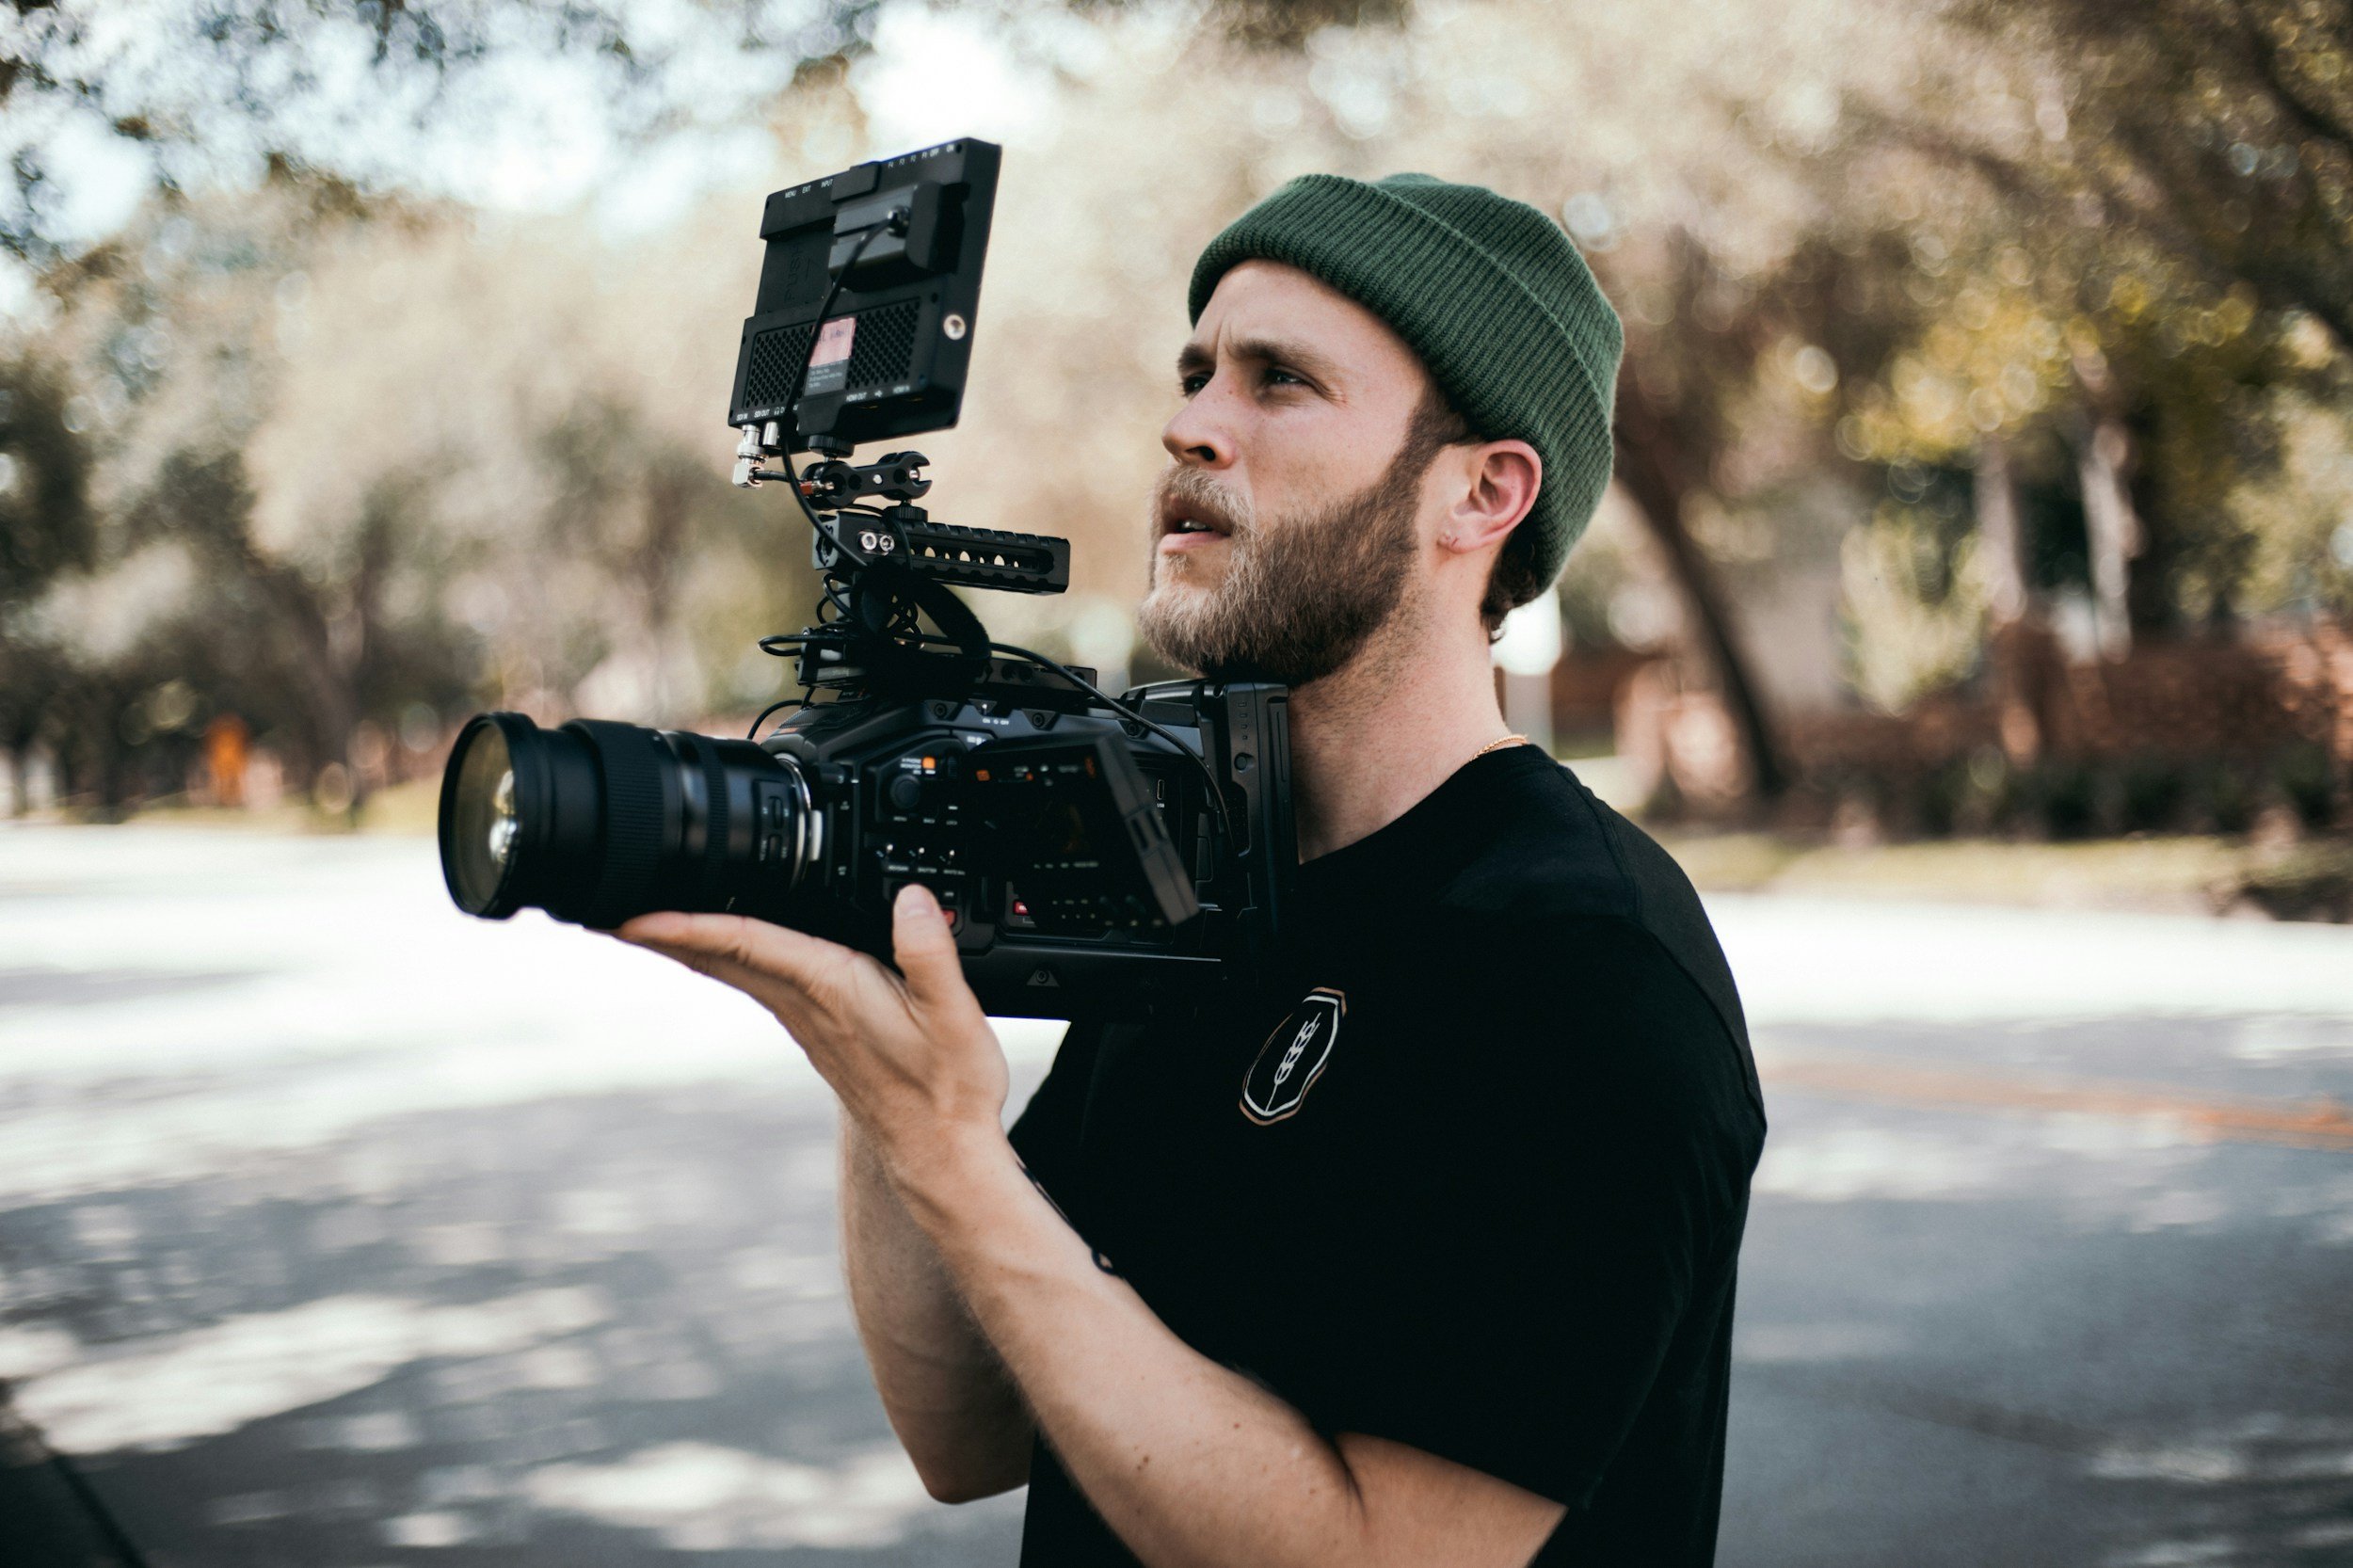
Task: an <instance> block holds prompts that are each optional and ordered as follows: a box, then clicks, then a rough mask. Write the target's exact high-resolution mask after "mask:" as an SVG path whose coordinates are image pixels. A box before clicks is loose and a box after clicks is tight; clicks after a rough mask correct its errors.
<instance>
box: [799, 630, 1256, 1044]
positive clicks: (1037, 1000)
mask: <svg viewBox="0 0 2353 1568" xmlns="http://www.w3.org/2000/svg"><path fill="white" fill-rule="evenodd" d="M992 673H995V674H999V675H1001V676H1005V677H1011V678H1012V679H1007V680H1001V681H984V683H983V684H982V685H981V686H980V687H979V688H978V689H976V690H975V691H974V692H972V693H970V694H968V695H967V696H962V697H960V698H948V697H940V698H931V699H921V700H916V701H911V702H908V701H875V702H856V701H854V702H831V703H818V704H812V705H809V706H808V707H804V708H801V709H799V710H797V711H796V712H792V714H791V715H789V716H788V717H787V718H786V719H785V720H784V722H783V723H782V724H781V725H780V726H778V727H777V728H776V732H775V733H774V734H772V735H771V736H769V737H768V738H767V739H766V740H765V741H763V742H762V743H761V744H762V745H763V746H764V747H765V748H766V749H767V750H768V751H769V752H770V753H771V754H772V755H774V756H776V757H777V758H779V759H787V760H792V762H793V763H795V764H797V765H798V766H799V767H801V768H802V769H803V770H804V771H805V772H806V773H808V775H809V776H810V777H811V779H812V795H813V797H814V798H815V800H816V801H817V803H818V804H817V809H818V811H819V813H820V815H821V817H822V819H823V826H822V827H821V829H820V830H819V831H818V833H817V834H816V835H815V836H814V837H815V838H816V839H817V840H818V841H819V852H818V855H817V863H816V864H815V865H814V866H812V867H811V868H810V869H809V871H808V873H806V874H805V875H804V876H803V877H802V879H801V882H800V886H799V887H798V888H795V889H794V891H793V893H792V895H791V896H790V897H788V898H787V899H785V900H783V901H781V902H780V904H779V906H778V907H776V909H775V911H774V913H773V914H772V916H771V918H775V919H778V920H779V921H780V923H784V924H788V925H792V926H795V927H797V928H799V929H803V930H808V931H812V932H817V933H819V934H825V935H832V936H836V937H837V938H838V939H840V940H843V941H846V942H849V943H850V944H851V945H854V946H861V947H867V948H870V949H874V950H877V951H888V943H887V937H888V921H889V909H890V904H891V900H892V899H893V898H895V897H896V895H897V893H898V890H899V888H901V887H902V886H904V884H905V883H907V882H910V881H912V882H920V883H921V884H922V885H923V886H924V887H926V888H929V889H931V891H932V892H933V894H934V895H935V896H936V897H937V898H938V900H939V902H940V904H941V906H942V907H943V908H944V909H945V910H946V911H947V912H948V915H949V920H950V924H951V927H952V929H953V931H954V933H955V937H956V947H957V951H958V953H959V956H960V957H961V958H962V960H963V965H964V973H965V978H966V980H967V981H968V982H969V983H970V984H971V986H972V989H973V991H974V993H975V994H976V995H977V996H978V997H979V998H980V1000H981V1004H982V1006H983V1007H984V1009H985V1010H986V1011H988V1012H989V1013H991V1014H995V1015H998V1016H1040V1017H1072V1018H1075V1017H1117V1016H1135V1015H1140V1014H1143V1013H1145V1012H1150V1011H1154V1010H1158V1009H1160V1008H1162V1007H1166V1006H1170V1005H1181V1004H1183V1003H1184V1002H1186V1001H1188V1000H1191V999H1193V998H1194V997H1196V996H1197V995H1198V994H1199V993H1200V992H1201V991H1202V990H1203V989H1204V988H1205V987H1207V986H1208V985H1210V984H1215V983H1216V982H1217V980H1218V978H1219V976H1220V975H1221V974H1223V973H1226V972H1228V971H1231V970H1233V969H1236V968H1241V969H1250V968H1255V966H1256V964H1257V961H1258V960H1259V959H1260V958H1261V957H1262V956H1263V954H1264V952H1265V949H1266V947H1267V944H1268V943H1269V942H1270V941H1271V940H1272V938H1273V934H1274V932H1275V931H1276V929H1277V928H1278V927H1279V925H1280V921H1281V914H1282V905H1283V902H1284V894H1285V891H1286V889H1287V888H1288V885H1289V880H1290V877H1289V870H1290V868H1291V867H1292V866H1293V865H1294V864H1295V862H1296V859H1297V854H1298V851H1297V847H1296V843H1295V841H1294V840H1293V839H1292V837H1291V826H1290V812H1289V777H1288V756H1289V749H1288V744H1287V734H1288V731H1287V724H1288V716H1289V710H1288V703H1287V700H1286V693H1285V692H1284V689H1283V688H1281V687H1279V686H1270V685H1264V684H1257V683H1249V682H1234V683H1221V682H1215V681H1182V682H1171V683H1168V684H1165V685H1160V686H1155V687H1147V688H1144V689H1143V690H1141V691H1137V692H1130V693H1128V694H1126V696H1125V698H1124V701H1125V703H1126V704H1127V705H1128V706H1131V707H1139V708H1141V709H1142V710H1143V711H1144V712H1146V713H1147V714H1148V715H1149V716H1151V717H1153V718H1155V719H1157V720H1159V721H1160V723H1161V724H1162V725H1163V726H1164V727H1165V728H1167V729H1168V730H1169V731H1170V732H1171V733H1172V734H1173V735H1174V736H1175V737H1177V740H1178V741H1179V742H1181V743H1183V744H1184V745H1186V746H1187V747H1189V748H1192V749H1193V751H1194V755H1195V756H1197V757H1200V758H1204V759H1207V760H1209V762H1210V767H1211V770H1212V771H1213V772H1214V773H1215V774H1216V775H1217V776H1218V777H1219V782H1220V783H1221V784H1222V785H1223V786H1224V787H1225V789H1226V791H1227V792H1228V800H1229V804H1231V805H1234V806H1236V807H1238V809H1235V810H1233V811H1232V813H1231V819H1232V822H1233V824H1234V828H1235V830H1236V838H1237V840H1239V841H1236V842H1224V841H1221V839H1220V836H1219V835H1220V829H1219V827H1218V819H1217V816H1216V814H1215V812H1214V811H1213V809H1212V808H1211V805H1210V802H1209V799H1208V798H1207V785H1206V783H1205V782H1204V780H1202V779H1201V778H1200V777H1199V776H1198V775H1197V773H1196V772H1195V771H1194V769H1193V767H1192V766H1191V765H1190V764H1189V763H1187V762H1186V761H1185V760H1183V759H1181V758H1180V757H1178V756H1177V753H1176V748H1175V747H1172V746H1171V745H1170V744H1169V743H1168V742H1167V741H1164V740H1162V739H1160V737H1159V736H1157V735H1153V734H1150V733H1148V732H1144V731H1141V730H1140V729H1139V728H1137V727H1136V726H1135V725H1134V724H1133V723H1132V721H1128V720H1123V719H1121V718H1119V717H1118V716H1116V715H1115V714H1113V713H1112V712H1109V711H1108V710H1106V709H1103V708H1101V707H1099V706H1097V705H1096V704H1094V703H1093V702H1091V701H1090V700H1088V699H1087V698H1086V696H1085V695H1084V694H1083V693H1080V692H1076V691H1073V690H1071V689H1069V688H1067V687H1061V686H1060V685H1059V683H1049V682H1051V677H1050V675H1048V677H1047V678H1046V679H1044V680H1037V679H1026V680H1025V679H1022V678H1025V677H1031V676H1032V671H1031V669H1030V668H1029V667H1028V666H1025V665H1021V664H1000V666H999V668H998V670H996V671H994V672H992ZM1122 762H1126V763H1128V764H1130V766H1128V767H1122V766H1120V764H1121V763H1122ZM1172 912H1173V913H1175V914H1176V915H1177V919H1175V920H1171V919H1169V918H1168V917H1169V915H1170V914H1171V913H1172Z"/></svg>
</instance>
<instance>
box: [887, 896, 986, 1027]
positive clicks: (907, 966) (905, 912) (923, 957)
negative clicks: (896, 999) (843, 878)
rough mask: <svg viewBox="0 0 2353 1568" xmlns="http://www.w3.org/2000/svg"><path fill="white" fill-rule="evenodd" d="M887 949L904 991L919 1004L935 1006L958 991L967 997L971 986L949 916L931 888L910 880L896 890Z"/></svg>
mask: <svg viewBox="0 0 2353 1568" xmlns="http://www.w3.org/2000/svg"><path fill="white" fill-rule="evenodd" d="M890 948H891V953H892V955H893V956H894V957H896V958H897V959H898V961H899V972H900V973H901V974H903V975H904V976H905V977H906V983H907V994H908V995H909V996H911V997H912V998H914V1000H915V1001H916V1003H917V1004H918V1005H919V1006H922V1007H925V1008H932V1007H937V1006H939V1005H940V1004H942V1003H944V1002H952V1001H953V1000H955V999H956V998H957V996H958V995H959V994H961V995H962V996H963V997H965V998H966V999H967V1000H969V998H970V997H971V995H972V992H971V988H970V987H969V986H968V985H967V984H965V982H964V966H963V964H962V963H960V962H959V961H958V960H957V958H956V938H955V935H954V933H952V932H951V931H950V930H949V929H948V917H947V915H946V914H944V913H943V912H942V911H941V909H940V907H939V901H938V900H937V899H935V898H933V897H932V894H931V889H930V888H925V887H923V886H922V885H921V884H920V883H914V882H910V883H908V884H907V885H906V886H905V887H904V888H900V889H899V896H898V898H897V899H896V900H895V901H894V902H893V903H892V904H891V906H890Z"/></svg>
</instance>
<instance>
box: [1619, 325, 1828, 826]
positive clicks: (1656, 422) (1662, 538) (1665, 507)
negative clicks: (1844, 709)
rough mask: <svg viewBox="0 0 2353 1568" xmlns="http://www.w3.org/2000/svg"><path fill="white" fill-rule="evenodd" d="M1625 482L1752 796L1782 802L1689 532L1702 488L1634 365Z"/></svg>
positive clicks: (1777, 765)
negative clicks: (1693, 638)
mask: <svg viewBox="0 0 2353 1568" xmlns="http://www.w3.org/2000/svg"><path fill="white" fill-rule="evenodd" d="M1617 447H1618V469H1617V477H1618V482H1619V483H1620V484H1622V485H1624V486H1625V488H1626V493H1627V494H1629V495H1631V496H1632V497H1633V498H1634V503H1635V504H1636V505H1638V506H1640V507H1641V511H1642V518H1643V520H1644V521H1645V522H1647V523H1648V524H1649V525H1650V530H1651V534H1652V536H1654V537H1656V538H1657V541H1658V544H1659V548H1660V549H1661V550H1662V551H1664V552H1666V556H1667V566H1668V569H1669V570H1671V571H1672V572H1673V573H1674V577H1675V582H1676V584H1678V585H1679V586H1680V587H1681V588H1682V590H1683V597H1684V601H1685V603H1686V604H1688V605H1689V608H1690V612H1691V620H1692V624H1693V625H1694V626H1695V627H1696V629H1697V631H1698V634H1699V640H1700V646H1701V648H1702V650H1703V651H1704V652H1705V654H1706V656H1707V659H1708V662H1709V663H1710V664H1712V665H1714V667H1715V671H1716V679H1717V680H1718V681H1720V682H1721V684H1722V687H1723V696H1724V706H1725V708H1726V709H1727V710H1728V711H1729V712H1730V713H1731V716H1732V723H1733V727H1734V728H1735V729H1736V730H1737V731H1738V733H1739V737H1740V744H1741V746H1742V748H1743V749H1744V750H1746V751H1747V753H1748V759H1749V778H1750V782H1751V788H1752V789H1753V791H1754V792H1755V793H1756V796H1757V798H1759V799H1760V800H1766V801H1770V800H1774V799H1777V798H1779V796H1780V795H1781V794H1782V792H1784V791H1785V790H1786V789H1787V788H1788V783H1789V778H1788V774H1787V773H1786V771H1785V766H1784V762H1783V759H1782V750H1781V744H1780V741H1779V738H1778V736H1777V735H1776V734H1775V732H1774V728H1773V724H1772V720H1771V718H1770V716H1769V713H1768V712H1767V710H1766V707H1765V703H1764V699H1763V697H1762V696H1761V694H1760V693H1759V692H1758V689H1757V684H1756V680H1755V679H1754V678H1753V676H1752V675H1751V674H1750V672H1749V664H1748V660H1747V659H1746V658H1745V657H1744V656H1743V655H1742V653H1741V652H1740V649H1739V647H1738V645H1737V644H1736V643H1735V642H1734V641H1733V636H1732V620H1731V616H1730V613H1729V612H1728V610H1727V609H1726V607H1725V602H1724V599H1723V596H1722V594H1721V591H1720V590H1719V589H1718V588H1717V586H1716V581H1715V576H1714V574H1713V573H1712V572H1711V571H1710V570H1709V569H1708V565H1707V562H1706V560H1705V557H1703V556H1702V555H1701V554H1700V550H1699V543H1698V541H1697V540H1695V539H1693V538H1692V537H1691V535H1690V531H1689V529H1688V528H1686V527H1685V526H1684V520H1683V517H1684V512H1683V508H1684V501H1685V498H1686V497H1688V496H1689V494H1690V493H1691V491H1692V489H1693V488H1695V487H1694V486H1693V484H1692V483H1691V480H1690V478H1689V473H1690V469H1689V465H1687V464H1686V462H1685V461H1684V455H1683V453H1682V452H1681V451H1680V449H1679V447H1678V444H1677V443H1676V441H1675V440H1674V438H1673V434H1672V433H1671V432H1670V430H1669V429H1668V427H1667V422H1666V420H1665V418H1664V417H1663V416H1662V415H1661V414H1660V412H1659V410H1658V408H1657V405H1656V404H1654V403H1653V402H1652V401H1651V399H1650V397H1649V396H1648V395H1647V394H1646V393H1644V392H1643V391H1642V389H1641V384H1640V383H1639V382H1638V381H1637V380H1636V378H1635V376H1634V372H1633V368H1632V362H1631V360H1628V361H1627V363H1626V364H1625V367H1623V368H1622V369H1621V370H1620V372H1619V375H1618V415H1617Z"/></svg>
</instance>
